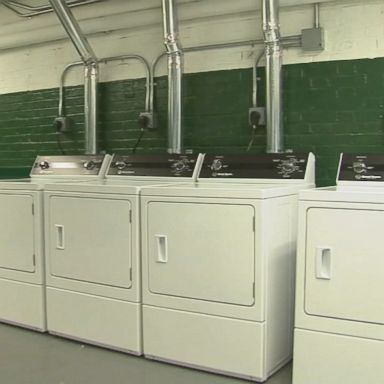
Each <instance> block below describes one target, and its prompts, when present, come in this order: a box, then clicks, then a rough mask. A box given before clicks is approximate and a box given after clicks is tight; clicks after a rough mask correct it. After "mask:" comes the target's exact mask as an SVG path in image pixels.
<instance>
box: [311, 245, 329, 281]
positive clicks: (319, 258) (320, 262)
mask: <svg viewBox="0 0 384 384" xmlns="http://www.w3.org/2000/svg"><path fill="white" fill-rule="evenodd" d="M315 259H316V260H315V264H316V267H315V269H316V271H315V274H316V279H320V280H331V277H332V248H330V247H317V248H316V255H315Z"/></svg>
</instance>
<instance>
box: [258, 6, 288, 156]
mask: <svg viewBox="0 0 384 384" xmlns="http://www.w3.org/2000/svg"><path fill="white" fill-rule="evenodd" d="M262 2H263V32H264V39H265V57H266V78H267V152H269V153H279V152H283V149H284V145H283V125H282V115H283V109H282V103H283V101H282V52H283V47H282V44H281V36H280V22H279V0H262Z"/></svg>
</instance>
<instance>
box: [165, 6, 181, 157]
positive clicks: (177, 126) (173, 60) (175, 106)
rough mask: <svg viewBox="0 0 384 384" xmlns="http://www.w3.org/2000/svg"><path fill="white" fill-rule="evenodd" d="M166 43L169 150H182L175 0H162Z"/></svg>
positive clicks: (174, 151)
mask: <svg viewBox="0 0 384 384" xmlns="http://www.w3.org/2000/svg"><path fill="white" fill-rule="evenodd" d="M162 10H163V29H164V43H165V47H166V49H167V55H168V152H169V153H181V152H182V129H181V81H182V76H183V51H182V49H181V45H180V43H179V32H178V20H177V15H176V6H175V2H174V0H162Z"/></svg>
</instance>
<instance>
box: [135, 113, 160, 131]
mask: <svg viewBox="0 0 384 384" xmlns="http://www.w3.org/2000/svg"><path fill="white" fill-rule="evenodd" d="M142 119H143V120H145V127H143V128H145V129H156V128H157V119H156V114H155V113H152V112H141V113H140V115H139V123H140V124H141V120H142Z"/></svg>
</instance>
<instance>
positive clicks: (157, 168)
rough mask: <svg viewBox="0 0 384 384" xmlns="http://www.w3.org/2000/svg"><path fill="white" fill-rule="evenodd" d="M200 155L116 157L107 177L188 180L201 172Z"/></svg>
mask: <svg viewBox="0 0 384 384" xmlns="http://www.w3.org/2000/svg"><path fill="white" fill-rule="evenodd" d="M198 159H199V156H198V155H176V154H175V155H169V154H164V155H115V156H114V158H113V161H112V163H111V165H110V167H109V169H108V174H107V177H114V178H127V179H128V178H135V177H140V178H141V177H147V178H152V179H153V178H159V179H161V178H175V179H180V178H186V179H191V180H192V179H193V178H195V177H196V176H197V172H198V171H199V169H198V168H199V167H198V165H199V162H198Z"/></svg>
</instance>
